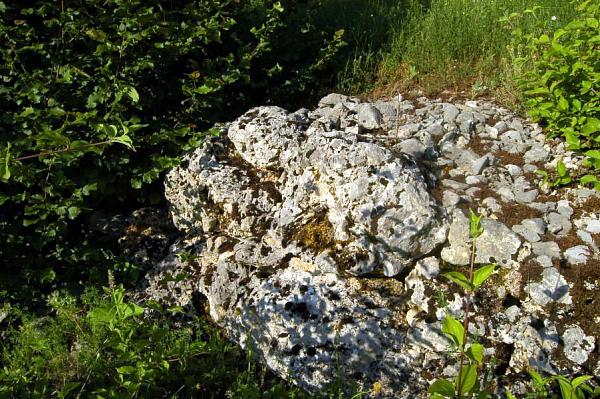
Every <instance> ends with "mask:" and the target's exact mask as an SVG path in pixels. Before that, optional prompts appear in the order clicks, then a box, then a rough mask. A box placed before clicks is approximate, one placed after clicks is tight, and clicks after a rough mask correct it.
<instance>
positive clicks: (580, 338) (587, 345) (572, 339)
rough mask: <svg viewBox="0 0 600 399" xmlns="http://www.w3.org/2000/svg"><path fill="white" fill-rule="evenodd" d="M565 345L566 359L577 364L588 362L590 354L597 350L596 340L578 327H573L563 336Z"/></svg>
mask: <svg viewBox="0 0 600 399" xmlns="http://www.w3.org/2000/svg"><path fill="white" fill-rule="evenodd" d="M562 339H563V342H564V343H565V349H564V353H565V357H566V358H567V359H569V360H570V361H572V362H574V363H577V364H584V363H585V362H587V360H588V357H589V355H590V353H592V351H593V350H594V348H595V342H596V339H595V338H594V337H589V336H587V335H585V332H584V331H583V330H582V329H581V327H579V326H578V325H572V326H570V327H569V328H567V329H566V330H565V332H564V333H563V335H562Z"/></svg>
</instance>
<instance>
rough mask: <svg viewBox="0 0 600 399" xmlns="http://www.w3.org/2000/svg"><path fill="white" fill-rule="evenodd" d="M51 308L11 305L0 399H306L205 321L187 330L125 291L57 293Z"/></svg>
mask: <svg viewBox="0 0 600 399" xmlns="http://www.w3.org/2000/svg"><path fill="white" fill-rule="evenodd" d="M48 306H49V308H50V310H51V314H50V315H48V316H41V317H40V316H35V315H33V314H31V313H28V312H26V311H24V310H21V309H19V308H18V307H9V308H6V307H4V311H5V313H6V314H5V315H4V318H5V320H4V322H7V320H8V321H9V322H10V325H12V326H13V327H10V328H8V329H7V330H6V331H5V334H6V337H7V339H6V342H3V343H2V345H3V346H2V352H1V353H0V361H1V362H2V364H3V367H2V368H0V397H56V398H76V397H98V398H99V397H104V398H122V397H127V398H130V397H207V398H220V397H265V398H279V397H296V398H301V397H307V395H306V394H305V393H304V392H303V391H301V390H300V389H297V388H293V387H289V386H287V385H284V384H282V383H280V382H279V381H278V380H275V379H274V378H273V377H272V376H268V375H265V370H264V369H262V368H261V367H259V366H258V365H257V364H256V363H255V362H254V360H253V359H252V358H251V357H249V356H245V355H244V354H243V352H242V351H241V349H239V348H238V347H237V346H234V345H232V344H230V343H228V342H227V341H226V340H225V339H223V338H222V337H221V336H220V335H219V333H218V331H217V330H216V329H214V328H213V327H211V326H210V325H208V324H207V323H205V322H202V320H201V319H199V318H195V319H193V320H190V321H189V322H187V323H185V324H184V325H183V326H182V325H181V323H176V322H174V321H173V319H172V317H171V311H169V310H167V309H165V308H164V307H163V306H161V305H159V304H157V303H152V302H149V303H147V304H146V305H145V306H142V305H141V304H137V303H134V302H132V301H131V300H129V299H127V297H126V295H125V292H124V290H123V288H122V287H116V288H112V289H105V290H104V293H102V294H100V293H98V292H97V291H94V290H91V289H89V290H87V291H86V292H85V293H84V295H82V296H81V297H80V298H77V297H75V296H72V295H69V294H67V293H65V292H62V291H56V292H54V293H52V294H51V295H50V296H49V299H48ZM252 392H253V393H254V394H253V395H254V396H252V395H250V396H245V394H246V393H252ZM259 394H260V395H259Z"/></svg>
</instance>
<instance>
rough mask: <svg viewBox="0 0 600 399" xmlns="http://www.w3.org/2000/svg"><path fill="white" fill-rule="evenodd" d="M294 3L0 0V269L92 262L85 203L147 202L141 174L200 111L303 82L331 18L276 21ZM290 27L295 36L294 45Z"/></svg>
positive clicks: (325, 54)
mask: <svg viewBox="0 0 600 399" xmlns="http://www.w3.org/2000/svg"><path fill="white" fill-rule="evenodd" d="M289 3H290V6H292V5H293V4H295V3H296V2H289ZM305 11H306V9H305V8H302V7H300V6H299V5H295V8H294V7H291V8H290V10H289V11H287V13H286V11H285V10H284V8H283V6H282V4H281V3H280V2H277V1H272V0H264V1H251V2H239V1H218V0H193V1H192V0H189V1H185V0H183V1H171V0H169V1H158V2H151V3H148V2H144V1H141V0H109V1H105V0H102V1H99V0H92V1H64V0H63V1H52V2H50V1H34V0H29V1H23V2H18V3H17V4H16V5H15V3H9V4H6V3H2V2H0V16H1V20H0V21H1V22H0V37H1V39H0V40H1V41H2V45H1V47H0V51H1V56H2V57H1V59H2V61H0V77H1V79H2V86H1V87H0V108H1V109H0V111H1V112H0V149H1V150H0V151H1V153H0V158H1V159H0V161H1V162H0V164H1V165H2V168H1V169H0V177H1V178H2V181H3V182H2V183H1V185H0V216H1V221H0V258H2V259H3V262H4V266H3V267H1V268H0V274H1V276H2V277H1V278H0V281H2V283H7V285H9V286H15V285H16V286H24V284H25V283H27V284H30V285H31V284H32V285H39V284H43V283H51V282H52V281H53V280H55V279H56V276H57V273H58V274H59V275H60V280H62V281H69V280H73V279H76V278H78V277H77V276H78V275H79V274H80V272H81V271H82V270H83V269H85V270H86V272H87V271H90V270H93V268H91V267H93V266H94V265H97V264H98V263H99V262H101V261H102V260H103V259H105V258H106V257H107V252H106V251H101V252H99V251H98V250H97V247H96V246H94V245H93V244H94V243H93V242H91V241H93V240H92V239H91V238H90V237H86V235H85V234H83V231H84V230H83V229H82V223H84V221H85V220H84V217H83V216H85V215H86V214H87V213H89V211H91V210H92V209H95V210H97V209H102V208H110V209H111V210H113V211H114V210H117V209H119V208H121V209H124V208H131V207H133V206H136V205H138V206H139V205H140V204H145V203H153V204H156V203H158V202H160V200H161V194H160V190H159V189H157V188H156V185H153V184H155V183H157V182H158V181H159V177H160V176H161V172H163V171H165V170H167V169H169V168H171V167H173V166H174V165H176V164H177V162H178V158H177V156H178V155H179V154H180V153H181V152H182V151H185V150H187V149H189V148H191V147H193V146H195V145H197V144H198V143H199V141H200V140H201V138H202V135H203V134H204V133H203V131H205V130H206V129H207V128H208V127H209V126H210V125H211V124H212V123H214V122H216V121H219V120H228V119H231V117H232V113H233V115H235V113H236V112H241V111H242V110H244V108H247V107H249V106H250V105H252V104H254V103H257V102H260V101H263V100H264V99H265V98H266V97H270V98H272V99H274V100H276V99H277V94H278V93H281V92H282V91H283V89H282V88H283V87H285V92H286V99H290V98H293V97H294V95H298V94H299V93H302V95H303V96H305V98H306V96H309V95H310V94H311V90H309V89H308V87H309V83H311V82H312V83H314V82H316V81H317V80H318V79H319V76H320V75H319V71H324V70H325V69H326V66H327V65H328V62H329V61H330V60H331V59H332V57H333V56H334V54H335V52H336V49H337V48H338V47H339V46H340V45H341V44H342V41H341V35H342V32H341V31H339V32H334V33H331V32H330V33H325V32H321V31H317V30H316V29H315V28H314V27H312V26H305V27H302V29H303V30H302V31H301V27H300V26H298V25H287V24H285V23H284V19H285V18H292V16H294V18H296V19H297V16H296V14H294V13H302V12H305ZM292 36H293V37H295V38H298V37H303V39H304V40H302V41H298V43H297V44H296V47H295V48H294V47H292V46H290V45H289V42H290V40H291V37H292ZM291 81H293V82H294V84H290V82H291ZM315 86H316V85H315ZM315 91H316V88H315V89H313V91H312V92H313V93H314V92H315ZM288 102H289V101H288ZM90 268H91V269H90ZM15 279H18V280H17V281H15Z"/></svg>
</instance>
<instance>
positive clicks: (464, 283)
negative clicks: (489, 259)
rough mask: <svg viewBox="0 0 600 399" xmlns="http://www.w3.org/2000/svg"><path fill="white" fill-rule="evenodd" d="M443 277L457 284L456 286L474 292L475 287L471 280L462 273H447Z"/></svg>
mask: <svg viewBox="0 0 600 399" xmlns="http://www.w3.org/2000/svg"><path fill="white" fill-rule="evenodd" d="M443 276H444V277H446V278H447V279H449V280H451V281H453V282H455V283H456V284H458V285H460V286H461V287H462V288H464V289H465V290H466V291H472V290H473V286H472V285H471V283H470V282H469V279H468V278H467V277H466V276H465V275H464V274H462V273H461V272H456V271H453V272H447V273H444V274H443Z"/></svg>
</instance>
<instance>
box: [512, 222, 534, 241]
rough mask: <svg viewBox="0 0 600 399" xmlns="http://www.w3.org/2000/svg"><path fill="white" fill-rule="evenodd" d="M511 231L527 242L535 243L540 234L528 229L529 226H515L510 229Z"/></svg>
mask: <svg viewBox="0 0 600 399" xmlns="http://www.w3.org/2000/svg"><path fill="white" fill-rule="evenodd" d="M512 230H513V231H514V232H515V233H517V234H519V235H520V236H521V237H523V238H524V239H525V240H527V241H529V242H537V241H539V240H540V234H539V233H538V232H537V231H536V230H534V229H531V228H529V226H525V225H523V224H516V225H514V226H513V227H512Z"/></svg>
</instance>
